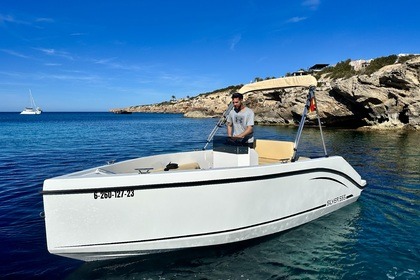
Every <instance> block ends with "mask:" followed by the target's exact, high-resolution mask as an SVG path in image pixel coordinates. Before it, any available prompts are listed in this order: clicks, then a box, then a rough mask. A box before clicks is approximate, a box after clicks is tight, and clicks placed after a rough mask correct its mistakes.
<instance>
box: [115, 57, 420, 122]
mask: <svg viewBox="0 0 420 280" xmlns="http://www.w3.org/2000/svg"><path fill="white" fill-rule="evenodd" d="M317 79H318V86H317V89H316V96H317V100H318V108H319V112H320V117H321V121H322V123H323V124H324V125H325V126H327V127H345V128H359V129H360V128H362V129H379V130H386V129H398V130H400V129H409V130H420V113H419V112H420V57H419V56H417V57H414V58H412V59H409V60H407V61H405V62H404V63H395V64H391V65H387V66H384V67H382V68H380V69H379V70H377V71H375V72H373V73H372V74H370V75H367V74H355V75H352V76H351V77H348V78H330V77H329V76H328V75H327V74H320V76H319V77H317ZM240 87H241V85H238V86H235V87H230V88H228V89H225V90H218V91H214V92H212V93H208V94H200V95H198V96H195V97H192V98H185V99H181V100H177V101H169V102H163V103H159V104H152V105H140V106H131V107H128V108H118V109H112V110H110V111H117V110H125V111H128V112H148V113H153V112H155V113H182V114H184V116H185V117H190V118H208V117H219V116H220V115H221V114H222V113H223V111H224V110H225V109H226V108H227V105H228V104H229V102H230V96H231V92H232V91H234V90H235V89H238V88H240ZM306 95H307V91H306V90H305V89H286V90H281V91H259V92H252V93H250V94H247V96H246V102H247V105H248V106H249V107H251V108H252V109H253V110H254V112H255V121H256V123H258V124H261V125H286V126H289V125H297V124H298V123H299V121H300V116H301V114H302V111H303V106H304V102H305V99H306ZM314 121H315V119H314V116H311V115H310V116H309V117H308V122H309V123H311V122H314Z"/></svg>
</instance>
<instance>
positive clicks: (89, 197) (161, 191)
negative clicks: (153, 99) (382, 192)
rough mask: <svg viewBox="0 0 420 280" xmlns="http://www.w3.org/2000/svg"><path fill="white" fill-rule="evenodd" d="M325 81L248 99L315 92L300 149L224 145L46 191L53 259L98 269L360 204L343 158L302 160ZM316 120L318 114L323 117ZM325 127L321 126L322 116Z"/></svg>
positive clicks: (87, 173) (58, 183)
mask: <svg viewBox="0 0 420 280" xmlns="http://www.w3.org/2000/svg"><path fill="white" fill-rule="evenodd" d="M316 83H317V81H316V79H315V78H314V77H312V76H300V77H287V78H279V79H272V80H266V81H262V82H257V83H253V84H249V85H245V86H244V87H242V88H241V89H240V90H239V92H241V93H247V92H250V91H256V90H263V89H276V88H287V87H308V88H309V93H308V98H307V101H306V106H305V108H304V112H303V114H302V120H301V122H300V126H299V129H298V133H297V137H296V140H295V141H294V142H287V141H275V140H263V139H257V140H256V141H255V149H250V148H248V147H244V146H237V145H235V144H234V143H232V142H233V141H232V139H229V138H225V137H221V136H214V135H215V133H216V130H217V128H218V127H220V126H222V124H223V123H224V122H225V117H226V115H227V112H228V111H229V110H230V109H231V108H232V106H231V105H230V106H229V108H228V110H227V112H225V114H224V115H223V116H222V118H221V119H220V121H219V123H218V124H217V125H216V127H215V129H214V130H213V131H212V132H211V133H210V135H209V137H208V139H207V144H208V143H210V142H213V148H212V149H211V150H207V149H206V148H207V144H206V146H205V147H204V149H203V150H200V151H190V152H181V153H172V154H162V155H155V156H148V157H142V158H137V159H132V160H127V161H123V162H117V163H110V164H107V165H103V166H100V167H95V168H92V169H89V170H84V171H80V172H76V173H72V174H68V175H64V176H60V177H56V178H52V179H47V180H45V182H44V186H43V192H42V194H43V200H44V212H45V224H46V235H47V244H48V250H49V251H50V253H52V254H57V255H61V256H65V257H70V258H75V259H80V260H85V261H94V260H102V259H112V258H121V257H129V256H135V255H141V254H150V253H159V252H165V251H171V250H179V249H184V248H193V247H202V246H211V245H220V244H227V243H234V242H240V241H244V240H249V239H253V238H258V237H262V236H266V235H270V234H274V233H278V232H281V231H284V230H287V229H290V228H293V227H296V226H299V225H302V224H304V223H307V222H309V221H312V220H314V219H317V218H319V217H321V216H324V215H326V214H328V213H331V212H333V211H335V210H337V209H339V208H341V207H344V206H346V205H348V204H350V203H352V202H354V201H356V200H357V199H358V198H359V196H360V194H361V192H362V190H363V188H364V187H365V185H366V181H365V180H362V179H361V176H360V175H359V174H358V173H357V172H356V171H355V170H354V169H353V168H352V166H351V165H350V164H349V163H348V162H347V161H346V160H344V159H343V158H342V157H340V156H328V155H327V152H326V149H325V144H324V153H325V156H322V157H319V158H301V157H298V156H297V151H298V145H299V139H300V136H301V133H302V129H303V126H304V123H305V118H306V115H307V113H308V110H309V108H310V106H311V102H314V101H315V102H316V99H315V86H316ZM316 113H317V114H318V112H317V110H316ZM318 122H319V128H320V131H321V139H322V142H323V143H324V140H323V137H322V129H321V126H320V119H319V117H318Z"/></svg>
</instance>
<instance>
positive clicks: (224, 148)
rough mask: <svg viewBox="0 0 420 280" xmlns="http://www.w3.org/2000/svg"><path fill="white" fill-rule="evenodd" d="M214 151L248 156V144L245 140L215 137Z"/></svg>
mask: <svg viewBox="0 0 420 280" xmlns="http://www.w3.org/2000/svg"><path fill="white" fill-rule="evenodd" d="M213 151H216V152H224V153H230V154H247V153H248V144H247V143H244V142H243V139H239V138H235V137H227V136H214V137H213Z"/></svg>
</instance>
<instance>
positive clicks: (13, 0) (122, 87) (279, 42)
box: [0, 0, 420, 112]
mask: <svg viewBox="0 0 420 280" xmlns="http://www.w3.org/2000/svg"><path fill="white" fill-rule="evenodd" d="M419 11H420V1H419V0H400V1H387V0H382V1H379V0H373V1H367V0H354V1H337V0H283V1H280V0H267V1H257V0H243V1H242V0H211V1H210V0H209V1H201V0H189V1H187V0H177V1H169V0H168V1H161V0H131V1H130V0H127V1H126V0H120V1H106V0H101V1H93V0H92V1H91V0H84V1H79V0H71V1H64V0H63V1H59V0H45V1H42V0H40V1H33V0H1V4H0V111H2V112H5V111H6V112H7V111H9V112H10V111H15V112H18V111H21V110H22V109H23V107H25V106H28V105H29V95H28V92H29V89H31V90H32V93H33V96H34V98H35V101H36V103H37V105H38V106H40V107H41V108H42V109H43V110H44V111H49V112H53V111H107V110H109V109H111V108H116V107H126V106H131V105H140V104H150V103H157V102H162V101H166V100H169V99H170V98H171V96H172V95H174V96H176V97H177V98H181V97H186V96H195V95H197V94H199V93H202V92H208V91H213V90H215V89H219V88H223V87H226V86H230V85H236V84H241V83H248V82H250V81H251V80H253V79H254V78H255V77H262V78H265V77H272V76H275V77H279V76H283V75H285V74H286V73H287V72H293V71H295V70H299V69H301V68H304V69H305V68H308V67H310V66H312V65H313V64H316V63H329V64H335V63H337V62H339V61H343V60H346V59H348V58H351V59H370V58H376V57H380V56H388V55H391V54H399V53H420V31H419V30H420V20H419V18H420V16H419Z"/></svg>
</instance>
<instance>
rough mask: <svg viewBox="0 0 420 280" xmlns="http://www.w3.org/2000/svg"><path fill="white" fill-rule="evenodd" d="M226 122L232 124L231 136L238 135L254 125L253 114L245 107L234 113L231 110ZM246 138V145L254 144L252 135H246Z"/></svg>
mask: <svg viewBox="0 0 420 280" xmlns="http://www.w3.org/2000/svg"><path fill="white" fill-rule="evenodd" d="M227 122H229V123H231V124H232V128H233V136H236V135H239V134H241V133H242V132H244V131H245V130H246V128H247V126H253V125H254V112H253V111H252V110H251V109H249V108H248V107H245V108H244V109H243V110H241V111H239V112H236V111H235V109H233V110H232V111H230V112H229V115H228V117H227ZM246 138H247V139H248V140H247V141H246V142H247V143H252V142H254V134H253V133H251V134H249V135H247V136H246Z"/></svg>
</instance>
